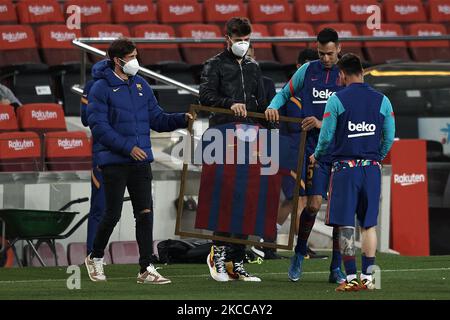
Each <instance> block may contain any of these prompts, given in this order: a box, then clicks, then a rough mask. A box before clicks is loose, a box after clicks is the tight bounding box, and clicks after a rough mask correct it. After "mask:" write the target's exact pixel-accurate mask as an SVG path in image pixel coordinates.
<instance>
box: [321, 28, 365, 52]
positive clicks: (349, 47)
mask: <svg viewBox="0 0 450 320" xmlns="http://www.w3.org/2000/svg"><path fill="white" fill-rule="evenodd" d="M323 28H333V29H334V30H336V31H337V33H338V35H339V38H343V37H355V36H359V32H358V30H357V29H356V26H355V25H354V24H352V23H330V24H321V25H319V26H318V27H317V28H316V32H317V33H319V32H320V30H322V29H323ZM339 42H340V43H341V45H342V47H341V51H342V53H347V52H351V53H354V54H356V55H358V56H359V57H360V58H361V60H365V58H364V55H363V52H362V43H361V42H359V41H352V42H348V41H339Z"/></svg>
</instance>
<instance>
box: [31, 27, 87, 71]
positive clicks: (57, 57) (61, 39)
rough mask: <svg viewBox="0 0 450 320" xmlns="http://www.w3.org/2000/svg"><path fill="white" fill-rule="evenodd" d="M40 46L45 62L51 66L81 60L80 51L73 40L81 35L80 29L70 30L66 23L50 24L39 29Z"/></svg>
mask: <svg viewBox="0 0 450 320" xmlns="http://www.w3.org/2000/svg"><path fill="white" fill-rule="evenodd" d="M38 35H39V47H40V48H41V52H42V57H43V59H44V62H45V63H46V64H48V65H51V66H56V65H61V64H65V63H74V62H79V61H80V51H79V50H77V49H76V48H75V47H74V46H73V45H72V40H73V39H75V38H79V37H81V31H80V30H79V29H73V30H70V29H69V28H67V26H66V25H65V24H50V25H46V26H41V27H39V29H38Z"/></svg>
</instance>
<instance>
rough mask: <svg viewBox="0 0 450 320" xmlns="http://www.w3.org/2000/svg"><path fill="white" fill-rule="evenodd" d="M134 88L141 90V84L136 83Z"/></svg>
mask: <svg viewBox="0 0 450 320" xmlns="http://www.w3.org/2000/svg"><path fill="white" fill-rule="evenodd" d="M136 88H137V89H138V90H139V91H142V84H140V83H136Z"/></svg>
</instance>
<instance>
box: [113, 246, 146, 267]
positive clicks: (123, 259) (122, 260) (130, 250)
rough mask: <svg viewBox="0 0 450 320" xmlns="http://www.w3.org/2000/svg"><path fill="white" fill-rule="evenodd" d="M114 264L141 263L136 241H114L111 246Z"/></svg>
mask: <svg viewBox="0 0 450 320" xmlns="http://www.w3.org/2000/svg"><path fill="white" fill-rule="evenodd" d="M109 250H110V251H111V260H112V263H113V264H130V263H133V264H136V263H137V262H138V261H139V248H138V245H137V242H136V241H113V242H111V243H110V245H109Z"/></svg>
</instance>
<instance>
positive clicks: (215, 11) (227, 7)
mask: <svg viewBox="0 0 450 320" xmlns="http://www.w3.org/2000/svg"><path fill="white" fill-rule="evenodd" d="M203 13H204V19H205V23H217V24H220V25H221V26H223V25H225V23H226V22H227V21H228V20H229V19H231V18H233V17H235V16H237V15H238V16H243V17H245V16H247V7H246V6H245V5H244V2H243V1H242V0H205V1H204V3H203Z"/></svg>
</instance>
